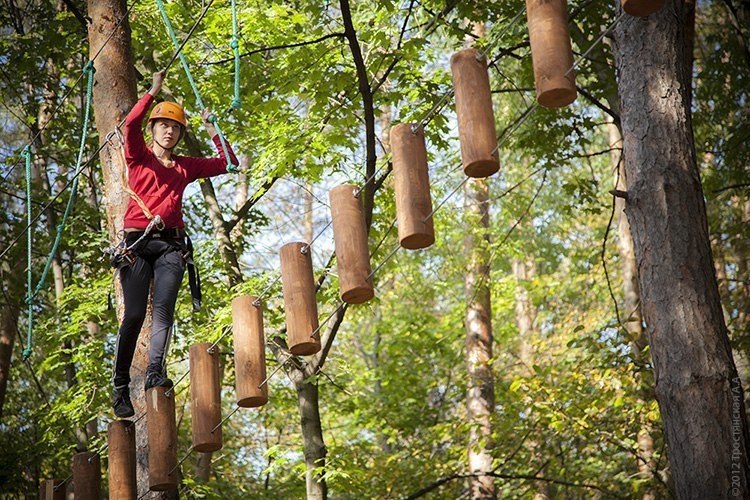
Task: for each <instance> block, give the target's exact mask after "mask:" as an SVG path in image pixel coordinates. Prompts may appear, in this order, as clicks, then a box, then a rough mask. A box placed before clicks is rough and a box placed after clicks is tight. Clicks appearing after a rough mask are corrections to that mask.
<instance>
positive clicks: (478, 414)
mask: <svg viewBox="0 0 750 500" xmlns="http://www.w3.org/2000/svg"><path fill="white" fill-rule="evenodd" d="M464 195H465V205H464V209H465V211H466V218H467V219H468V221H469V223H468V224H467V225H468V227H469V228H471V229H470V230H469V234H468V236H467V237H466V239H465V240H464V251H465V253H466V256H467V262H468V268H467V272H466V281H465V291H466V297H467V306H466V318H465V328H466V370H467V375H468V382H469V383H468V393H467V395H466V408H467V418H468V423H469V428H470V431H469V446H468V460H469V472H470V473H473V474H479V475H477V476H472V477H471V478H469V488H470V492H469V493H470V496H471V498H496V497H497V493H496V491H495V481H494V479H493V478H492V476H489V475H481V474H483V473H490V472H492V448H493V444H492V423H491V421H492V413H493V412H494V408H495V382H494V375H493V373H492V364H491V362H492V361H491V360H492V319H491V318H492V314H491V308H490V288H489V278H490V268H489V263H488V262H489V223H490V216H489V202H490V199H489V198H490V197H489V186H488V183H487V181H486V180H485V179H476V180H475V179H471V180H469V181H468V182H467V183H466V187H465V188H464Z"/></svg>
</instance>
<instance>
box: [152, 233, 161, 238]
mask: <svg viewBox="0 0 750 500" xmlns="http://www.w3.org/2000/svg"><path fill="white" fill-rule="evenodd" d="M151 238H161V233H151Z"/></svg>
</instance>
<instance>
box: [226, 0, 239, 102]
mask: <svg viewBox="0 0 750 500" xmlns="http://www.w3.org/2000/svg"><path fill="white" fill-rule="evenodd" d="M238 32H239V29H238V27H237V3H236V2H235V0H232V41H231V42H229V46H230V47H232V50H233V51H234V99H232V104H231V109H239V108H240V106H241V105H242V99H241V98H240V38H239V34H238Z"/></svg>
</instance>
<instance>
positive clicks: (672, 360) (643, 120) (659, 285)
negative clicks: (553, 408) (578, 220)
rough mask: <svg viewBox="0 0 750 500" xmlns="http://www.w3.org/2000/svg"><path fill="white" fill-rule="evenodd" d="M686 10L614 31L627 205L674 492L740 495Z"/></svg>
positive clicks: (742, 429) (739, 402)
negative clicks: (696, 134) (698, 152)
mask: <svg viewBox="0 0 750 500" xmlns="http://www.w3.org/2000/svg"><path fill="white" fill-rule="evenodd" d="M617 3H618V5H619V2H617ZM618 8H619V7H618ZM684 9H685V6H684V4H683V2H682V0H671V1H669V2H667V5H666V6H665V8H664V9H662V10H661V11H660V12H658V13H656V14H654V15H651V16H649V17H648V18H643V19H637V18H625V19H624V20H623V21H622V22H620V23H619V24H618V26H617V28H616V30H615V56H616V57H615V58H616V63H617V69H618V74H619V77H620V99H621V106H620V107H621V110H622V116H621V118H622V130H623V139H624V146H625V149H624V159H625V160H624V161H625V170H626V174H627V179H628V183H629V187H628V200H627V206H626V209H625V212H626V214H627V217H628V220H629V222H630V227H631V230H632V236H633V245H634V248H635V256H636V262H637V263H638V274H639V289H640V294H641V302H642V311H643V316H644V319H645V321H646V324H647V325H648V327H647V331H648V334H649V341H650V345H651V353H652V358H653V363H654V371H655V376H656V397H657V401H658V402H659V407H660V409H661V415H662V420H663V423H664V429H665V435H666V440H667V444H668V447H669V459H670V465H671V469H672V474H673V478H674V481H675V485H676V492H677V496H678V497H679V498H716V497H717V496H719V495H720V496H725V495H728V494H730V493H731V494H732V495H736V496H741V497H747V496H748V495H750V488H748V476H747V474H748V472H750V468H749V467H748V458H747V454H748V451H750V450H748V439H749V438H748V429H747V423H746V419H745V405H744V402H743V398H742V387H741V384H740V383H739V378H738V377H737V370H736V369H735V366H734V361H733V360H732V355H731V350H730V347H729V338H728V336H727V329H726V326H725V324H724V318H723V315H722V311H721V303H720V299H719V292H718V287H717V283H716V277H715V275H714V269H713V261H712V256H711V247H710V244H709V237H708V224H707V220H706V208H705V205H704V201H703V191H702V187H701V183H700V178H699V173H698V168H697V165H696V158H695V149H694V139H693V132H692V123H691V116H690V99H689V95H690V86H691V79H690V75H691V73H690V71H689V69H690V66H689V63H690V54H688V53H687V51H686V50H685V47H686V44H685V36H686V27H685V23H684V22H683V21H684V19H685V12H684ZM697 402H700V404H697Z"/></svg>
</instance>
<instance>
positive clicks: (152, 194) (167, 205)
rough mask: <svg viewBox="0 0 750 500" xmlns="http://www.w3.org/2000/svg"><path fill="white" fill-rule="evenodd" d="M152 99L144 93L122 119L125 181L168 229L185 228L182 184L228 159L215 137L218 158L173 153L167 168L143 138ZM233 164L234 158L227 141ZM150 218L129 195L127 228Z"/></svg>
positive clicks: (220, 169)
mask: <svg viewBox="0 0 750 500" xmlns="http://www.w3.org/2000/svg"><path fill="white" fill-rule="evenodd" d="M153 101H154V96H152V95H151V94H148V93H147V94H146V95H144V96H143V97H141V99H140V100H139V101H138V102H137V103H136V105H135V106H133V109H131V110H130V113H128V116H127V118H125V161H126V162H127V165H128V176H129V177H128V184H129V186H130V189H132V190H133V191H134V192H135V193H136V194H137V195H138V196H139V197H140V198H141V200H143V203H145V205H146V207H148V209H149V210H150V211H151V213H152V214H154V215H159V216H160V217H161V218H162V220H163V221H164V226H165V227H167V228H176V227H177V228H184V227H185V222H184V221H183V220H182V195H183V193H184V192H185V187H186V186H187V185H188V184H190V183H191V182H193V181H194V180H196V179H202V178H204V177H213V176H215V175H220V174H224V173H226V171H227V161H226V158H225V156H224V150H223V149H222V147H221V142H220V140H219V137H218V136H215V137H214V138H213V141H214V144H215V145H216V150H217V151H218V153H219V157H218V158H195V157H191V156H178V155H172V162H173V165H174V166H173V167H172V168H167V167H165V166H164V165H162V163H161V162H160V161H159V159H158V158H157V157H156V155H155V154H154V152H153V151H152V150H151V149H150V148H149V147H148V146H146V141H144V139H143V119H144V118H145V117H146V113H147V112H148V109H149V107H151V104H152V103H153ZM227 150H228V152H229V156H230V159H231V160H232V163H233V164H235V165H237V164H238V162H237V157H236V156H235V155H234V152H233V151H232V147H231V146H230V145H229V143H227ZM148 223H149V220H148V218H146V215H145V214H144V213H143V210H141V208H140V207H139V206H138V204H137V203H136V202H135V200H133V199H132V198H131V200H130V203H129V204H128V208H127V210H126V212H125V226H124V227H126V228H135V229H145V228H146V226H148Z"/></svg>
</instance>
